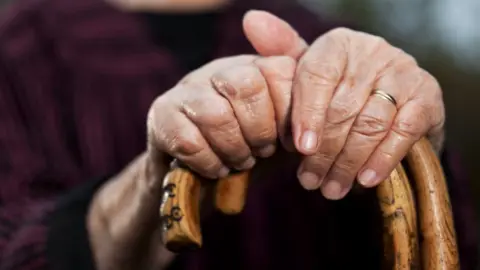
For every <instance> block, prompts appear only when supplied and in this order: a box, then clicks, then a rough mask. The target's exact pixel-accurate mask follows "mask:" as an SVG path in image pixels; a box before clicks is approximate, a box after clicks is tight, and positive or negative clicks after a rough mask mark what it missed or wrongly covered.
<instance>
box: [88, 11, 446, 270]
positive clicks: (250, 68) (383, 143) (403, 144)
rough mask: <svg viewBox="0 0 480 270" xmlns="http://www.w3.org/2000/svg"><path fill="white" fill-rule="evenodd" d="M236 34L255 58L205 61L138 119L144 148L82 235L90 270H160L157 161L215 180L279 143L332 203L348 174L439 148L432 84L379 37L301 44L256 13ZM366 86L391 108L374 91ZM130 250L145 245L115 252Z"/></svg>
mask: <svg viewBox="0 0 480 270" xmlns="http://www.w3.org/2000/svg"><path fill="white" fill-rule="evenodd" d="M244 30H245V34H246V36H247V37H248V39H249V40H250V42H251V43H252V45H253V46H254V47H255V48H256V49H257V51H258V53H259V55H260V56H254V55H243V56H234V57H228V58H223V59H218V60H215V61H213V62H211V63H209V64H207V65H205V66H203V67H201V68H200V69H198V70H196V71H194V72H192V73H191V74H189V75H187V76H186V77H185V78H184V79H183V80H182V81H180V82H179V83H178V85H177V86H175V87H174V88H173V89H171V90H169V91H168V92H166V93H165V94H164V95H162V96H159V97H158V98H157V99H156V100H155V101H154V102H153V104H152V106H151V109H150V111H149V114H148V120H147V129H148V134H149V136H148V150H147V151H146V152H145V153H144V154H143V155H142V156H141V157H140V158H139V159H138V160H136V161H134V162H133V163H132V164H131V165H129V167H127V168H126V169H125V171H124V172H122V173H120V174H119V175H117V176H116V177H115V178H113V179H112V180H111V181H109V183H107V184H106V185H105V186H104V187H103V188H102V189H101V190H100V192H99V193H98V194H97V196H96V198H95V200H94V202H93V204H92V207H91V211H90V214H89V231H90V236H91V241H92V246H93V250H94V254H95V258H96V261H97V264H98V265H99V269H111V268H112V269H131V268H130V267H129V265H130V266H132V267H133V266H135V267H138V265H142V264H144V265H158V266H160V267H161V266H162V265H165V264H166V263H167V262H168V260H169V259H171V258H172V257H173V255H171V254H169V253H168V252H167V251H165V250H163V248H162V247H161V245H160V244H159V243H160V241H159V240H158V238H155V237H152V236H154V235H156V234H155V232H158V230H157V229H158V225H159V224H157V223H156V220H157V218H158V206H159V205H158V204H159V201H160V200H158V198H160V194H161V180H162V178H163V177H164V175H165V173H166V171H167V167H165V166H164V161H165V156H167V155H168V156H171V157H174V158H177V159H179V160H181V161H182V162H183V163H184V164H186V165H188V166H189V167H190V168H192V169H193V170H195V171H196V172H198V173H200V174H202V175H203V176H205V177H207V178H217V177H221V176H225V175H227V174H228V172H229V170H230V169H232V168H235V169H249V168H252V167H253V166H254V165H255V163H256V158H258V157H262V158H266V157H269V156H271V155H273V154H274V152H275V150H276V149H278V147H284V148H286V149H288V150H289V151H294V152H298V153H300V154H301V155H302V156H303V160H302V162H301V165H300V167H299V169H298V176H299V180H300V183H301V184H302V185H303V186H304V187H305V188H306V189H321V192H322V194H323V195H324V196H325V197H327V198H329V199H341V198H343V197H344V196H345V195H346V194H347V193H348V191H349V190H350V189H351V187H352V184H353V182H354V181H355V179H356V178H358V180H359V182H360V183H361V184H362V185H364V186H366V187H372V186H375V185H377V184H379V183H380V182H381V181H382V180H383V179H385V178H386V177H387V176H388V175H389V174H390V172H391V171H392V170H393V169H394V167H395V166H396V165H397V164H398V163H399V162H400V160H401V159H402V158H403V157H404V156H405V155H406V153H407V151H408V149H409V148H410V147H411V146H412V145H413V144H414V143H415V142H416V141H417V140H418V139H420V138H421V137H422V136H424V135H428V136H429V138H430V139H431V141H432V142H433V144H434V145H435V147H436V149H437V150H439V149H440V148H441V145H442V142H443V124H444V118H445V116H444V107H443V101H442V92H441V89H440V87H439V85H438V83H437V81H436V80H435V78H434V77H432V76H431V75H430V74H429V73H428V72H426V71H425V70H423V69H421V68H420V67H418V65H417V63H416V62H415V60H414V59H413V58H412V57H411V56H410V55H408V54H406V53H405V52H403V51H402V50H400V49H398V48H395V47H393V46H391V45H390V44H388V43H387V42H386V41H385V40H383V39H382V38H379V37H376V36H372V35H369V34H366V33H361V32H356V31H353V30H349V29H345V28H338V29H334V30H332V31H330V32H328V33H326V34H324V35H322V36H320V37H319V38H318V39H317V40H316V41H315V42H314V43H313V44H311V45H307V44H306V43H305V41H303V40H302V39H301V37H299V36H298V34H297V33H296V32H295V30H294V29H292V28H291V27H290V26H289V25H288V24H286V23H285V22H283V21H281V20H280V19H278V18H277V17H275V16H273V15H271V14H268V13H265V12H260V11H252V12H249V13H248V14H247V15H246V17H245V20H244ZM376 88H378V89H381V90H383V91H385V92H387V93H389V94H390V95H392V96H393V97H394V98H395V99H396V101H397V105H394V104H393V103H391V102H389V101H387V100H385V99H382V98H380V97H378V96H372V95H371V92H372V90H373V89H376ZM277 139H279V140H280V141H281V145H277V144H276V142H277ZM112 194H115V195H112ZM319 196H320V194H319ZM140 228H142V229H140ZM146 243H152V244H151V245H147V244H146ZM132 247H145V248H144V249H148V250H142V249H136V250H137V251H138V254H137V253H135V254H137V257H135V256H136V255H134V254H132V253H131V252H130V253H129V254H130V256H119V254H124V253H125V252H127V251H131V250H132ZM119 257H120V258H123V260H122V262H119V260H118V258H119Z"/></svg>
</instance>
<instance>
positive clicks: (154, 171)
mask: <svg viewBox="0 0 480 270" xmlns="http://www.w3.org/2000/svg"><path fill="white" fill-rule="evenodd" d="M294 71H295V61H294V60H293V59H292V58H289V57H286V56H277V57H258V56H253V55H244V56H237V57H229V58H223V59H219V60H216V61H213V62H211V63H210V64H207V65H205V66H203V67H202V68H200V69H198V70H196V71H194V72H192V73H191V74H189V75H188V76H186V77H185V78H184V79H183V80H182V81H180V82H179V83H178V84H177V86H175V87H174V88H173V89H171V90H169V91H168V92H166V93H165V94H163V95H161V96H160V97H158V98H157V99H156V100H155V101H154V102H153V104H152V106H151V108H150V111H149V114H148V120H147V129H148V150H147V151H146V152H145V153H144V154H143V155H141V156H140V157H139V158H138V159H136V160H135V161H133V162H132V163H131V164H130V165H129V166H127V168H125V170H124V171H122V172H121V173H119V174H118V175H116V176H115V177H113V178H112V179H110V180H109V181H108V182H107V183H106V184H105V185H104V186H103V187H102V188H101V189H100V190H99V192H97V194H96V196H95V198H94V200H93V202H92V205H91V207H90V212H89V217H88V230H89V235H90V241H91V245H92V250H93V254H94V257H95V262H96V266H97V268H98V269H154V268H157V269H163V268H164V267H165V266H166V265H167V264H168V262H169V261H171V259H172V258H173V254H172V253H170V252H168V251H167V250H165V248H164V246H163V245H162V244H161V240H160V236H161V226H160V222H159V216H158V211H159V207H160V202H161V200H160V198H161V191H162V182H163V181H162V180H163V178H164V176H165V174H166V173H167V171H168V160H169V159H170V157H174V158H177V159H178V160H180V161H182V162H183V163H184V164H185V165H187V166H189V167H190V168H192V169H193V170H195V171H196V172H198V173H200V174H202V175H203V176H205V177H210V178H218V177H223V176H226V175H227V174H228V173H229V169H230V168H236V169H239V170H244V169H249V168H252V167H253V166H254V165H255V158H256V157H268V156H270V155H272V154H273V153H274V152H275V147H276V146H275V143H276V140H277V137H278V136H280V137H283V135H282V132H283V131H284V130H285V127H284V125H285V123H286V121H287V114H288V107H289V104H290V98H291V88H292V81H293V75H294ZM279 130H280V132H278V131H279Z"/></svg>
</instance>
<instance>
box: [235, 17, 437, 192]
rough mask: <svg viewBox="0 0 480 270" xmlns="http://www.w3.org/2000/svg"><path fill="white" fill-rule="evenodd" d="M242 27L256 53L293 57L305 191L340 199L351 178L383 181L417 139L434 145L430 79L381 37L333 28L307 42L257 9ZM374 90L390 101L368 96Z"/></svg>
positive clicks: (295, 129)
mask: <svg viewBox="0 0 480 270" xmlns="http://www.w3.org/2000/svg"><path fill="white" fill-rule="evenodd" d="M258 25H260V27H263V28H265V30H264V31H259V30H258V29H255V28H258V27H259V26H258ZM244 29H245V32H246V35H247V37H248V38H249V39H250V41H251V42H252V44H253V46H254V47H255V48H256V49H257V51H258V52H259V53H260V54H261V55H266V56H267V55H281V54H282V53H281V52H288V55H290V56H292V57H294V58H297V59H298V66H297V69H296V75H295V78H294V83H293V90H292V118H291V122H292V133H293V141H294V145H295V148H296V149H297V151H299V152H300V153H302V154H304V155H305V158H304V160H303V162H302V164H301V166H300V168H299V169H298V177H299V179H300V182H301V183H302V185H303V186H304V187H305V188H307V189H317V188H321V190H322V193H323V194H324V196H325V197H327V198H330V199H340V198H342V197H344V196H345V195H346V194H347V193H348V191H349V190H350V189H351V187H352V184H353V181H354V180H355V178H357V177H358V180H359V182H360V183H361V184H363V185H364V186H366V187H371V186H375V185H377V184H379V183H380V182H381V181H382V180H384V179H386V178H387V177H388V176H389V174H390V173H391V171H392V170H393V169H394V168H395V166H397V165H398V163H399V162H400V161H401V160H402V159H403V157H404V156H405V155H406V154H407V151H408V150H409V149H410V148H411V146H412V145H413V144H414V143H415V142H416V141H417V140H419V139H420V138H421V137H422V136H424V135H426V134H428V135H429V138H430V139H431V141H432V143H433V145H434V146H435V147H436V148H437V150H438V149H439V148H440V147H441V145H442V142H443V125H444V120H445V112H444V104H443V101H442V91H441V89H440V87H439V85H438V83H437V81H436V80H435V78H434V77H433V76H432V75H430V74H429V73H428V72H426V71H425V70H423V69H422V68H420V67H419V66H418V65H417V63H416V61H415V59H414V58H413V57H412V56H410V55H408V54H407V53H405V52H404V51H402V50H400V49H398V48H396V47H394V46H392V45H390V44H389V43H388V42H386V41H385V40H384V39H382V38H380V37H377V36H373V35H369V34H366V33H362V32H357V31H353V30H350V29H346V28H337V29H334V30H332V31H330V32H328V33H326V34H324V35H322V36H320V37H319V38H318V39H317V40H316V41H315V42H314V43H313V44H311V45H310V47H308V46H307V45H306V43H305V42H304V41H303V40H302V39H301V38H300V37H299V36H298V34H297V33H296V32H295V31H294V30H293V29H292V28H291V27H290V26H289V25H288V24H286V23H285V22H283V21H281V20H280V19H278V18H277V17H275V16H273V15H270V14H268V13H266V12H260V11H253V12H250V13H248V14H247V15H246V17H245V21H244ZM267 29H269V31H267ZM259 32H262V33H270V34H263V35H261V36H260V35H258V34H257V33H259ZM375 89H378V90H381V91H383V92H385V93H388V94H389V95H391V96H392V97H393V98H394V99H395V101H396V104H394V103H392V102H391V101H388V100H387V99H385V98H382V97H381V96H379V95H372V91H373V90H375Z"/></svg>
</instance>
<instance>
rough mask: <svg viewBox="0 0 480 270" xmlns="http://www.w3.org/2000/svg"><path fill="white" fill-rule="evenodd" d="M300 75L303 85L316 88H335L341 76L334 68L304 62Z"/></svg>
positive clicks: (312, 62) (322, 64)
mask: <svg viewBox="0 0 480 270" xmlns="http://www.w3.org/2000/svg"><path fill="white" fill-rule="evenodd" d="M300 74H301V75H302V77H303V78H302V79H303V80H305V83H308V84H309V85H311V87H317V88H325V87H335V86H336V85H337V82H338V81H339V80H340V78H341V76H342V74H341V71H340V70H338V68H336V67H335V66H333V65H331V64H325V63H318V62H316V61H304V62H303V63H302V64H301V72H300Z"/></svg>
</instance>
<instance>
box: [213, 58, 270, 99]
mask: <svg viewBox="0 0 480 270" xmlns="http://www.w3.org/2000/svg"><path fill="white" fill-rule="evenodd" d="M210 80H211V83H212V85H213V86H214V88H215V89H216V90H217V91H218V92H219V93H220V94H221V95H223V96H225V97H226V98H228V99H233V100H252V101H255V100H258V99H259V97H258V96H259V95H262V94H263V93H264V92H265V90H266V82H265V79H264V78H263V76H262V74H261V72H260V70H259V69H258V68H257V67H255V66H254V65H253V64H252V65H241V66H236V67H234V68H230V69H226V70H224V71H221V72H219V73H217V74H215V75H214V76H212V77H211V79H210Z"/></svg>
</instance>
